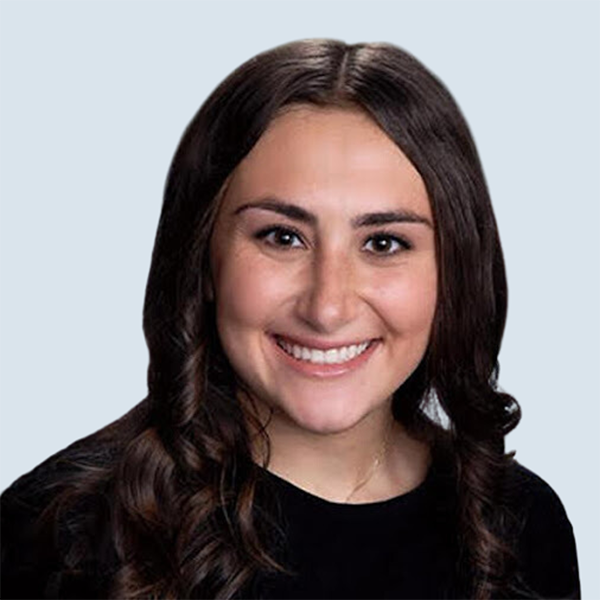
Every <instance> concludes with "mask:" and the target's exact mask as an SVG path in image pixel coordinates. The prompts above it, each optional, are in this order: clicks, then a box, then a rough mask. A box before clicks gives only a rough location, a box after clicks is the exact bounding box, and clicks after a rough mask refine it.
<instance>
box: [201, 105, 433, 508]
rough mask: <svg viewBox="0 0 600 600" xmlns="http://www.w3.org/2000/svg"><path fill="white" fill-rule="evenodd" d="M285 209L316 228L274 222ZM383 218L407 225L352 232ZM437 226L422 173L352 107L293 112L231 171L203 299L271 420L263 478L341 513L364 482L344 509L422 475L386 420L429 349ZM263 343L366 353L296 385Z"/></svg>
mask: <svg viewBox="0 0 600 600" xmlns="http://www.w3.org/2000/svg"><path fill="white" fill-rule="evenodd" d="M265 201H268V202H269V204H268V205H265V204H264V202H265ZM260 203H263V205H262V206H260V207H259V206H257V204H260ZM281 203H287V204H293V205H294V206H295V207H299V208H301V209H303V210H304V211H306V212H308V213H310V214H311V215H312V221H311V222H305V221H304V220H298V219H297V218H293V215H292V216H290V215H283V214H281V212H280V207H281ZM392 211H396V212H399V211H401V212H402V214H403V215H407V214H408V215H410V216H411V220H409V221H407V220H405V219H404V217H403V220H400V221H397V222H391V223H387V224H383V225H382V224H376V225H362V226H357V225H356V221H357V219H359V218H360V216H361V215H364V214H366V213H382V212H385V213H387V212H392ZM433 227H434V226H433V217H432V213H431V208H430V205H429V200H428V197H427V192H426V189H425V185H424V182H423V180H422V178H421V176H420V175H419V173H418V172H417V170H416V169H415V168H414V166H413V165H412V164H411V163H410V161H409V160H408V159H407V158H406V156H405V155H404V154H403V153H402V152H401V151H400V149H399V148H398V147H397V146H396V145H395V144H394V143H393V142H392V141H391V140H390V138H388V137H387V135H386V134H385V133H384V132H383V131H382V130H381V129H380V128H379V127H378V126H377V125H376V124H375V123H374V122H373V121H372V120H371V119H370V118H368V117H367V116H366V115H365V114H363V113H362V112H359V111H357V110H349V109H339V108H327V109H324V108H316V107H309V106H297V107H293V109H291V110H287V111H286V112H284V113H283V114H281V115H280V116H278V117H277V118H276V119H275V120H274V121H273V122H272V123H271V125H270V126H269V128H268V129H267V131H266V132H265V133H264V135H263V136H262V137H261V138H260V140H259V141H258V143H257V144H256V145H255V147H254V148H253V149H252V151H251V152H250V153H249V154H248V155H247V156H246V157H245V159H244V160H243V161H242V162H241V163H240V165H239V166H238V167H237V168H236V170H235V171H234V172H233V174H232V176H231V177H230V179H229V181H228V184H227V188H226V191H225V193H224V196H223V198H222V201H221V206H220V208H219V213H218V215H217V220H216V224H215V228H214V231H213V235H212V237H211V246H210V256H211V284H210V289H209V295H210V296H211V297H212V298H213V299H214V301H215V303H216V309H217V328H218V332H219V336H220V339H221V343H222V345H223V348H224V351H225V353H226V354H227V356H228V358H229V360H230V362H231V364H232V366H233V367H234V369H235V371H236V373H237V374H238V376H239V377H240V378H241V380H242V381H243V382H244V384H245V385H246V387H247V390H248V393H249V395H250V396H251V397H252V399H253V400H254V404H255V406H256V409H257V410H258V413H259V415H260V417H261V418H262V419H263V422H267V421H268V423H269V424H268V426H267V432H268V434H269V437H270V439H271V444H272V457H271V462H270V463H269V465H268V468H269V469H270V470H271V471H273V472H274V473H277V474H278V475H280V476H281V477H284V478H285V479H287V480H288V481H291V482H292V483H294V484H296V485H298V486H299V487H302V488H304V489H305V490H307V491H310V492H312V493H314V494H316V495H319V496H321V497H323V498H326V499H329V500H332V501H338V502H341V501H344V499H345V498H346V497H347V496H348V494H349V493H350V492H351V491H352V490H353V489H354V488H355V487H356V485H357V484H358V483H360V481H361V479H364V478H365V477H369V480H368V482H367V484H366V485H364V486H363V487H361V489H360V490H358V491H357V493H356V494H355V495H354V496H353V497H352V500H351V501H352V502H366V501H374V500H381V499H385V498H389V497H392V496H396V495H398V494H399V493H402V492H405V491H408V490H409V489H412V488H413V487H415V486H416V485H418V484H419V483H420V482H421V481H422V480H423V478H424V477H425V475H426V472H427V468H428V464H429V452H428V448H427V447H426V446H424V445H423V444H422V443H420V442H418V441H417V440H413V439H411V438H410V436H409V435H408V434H407V433H406V432H405V431H404V430H403V428H402V426H401V425H400V424H397V423H395V422H394V420H393V418H392V416H391V395H392V393H393V392H394V390H396V389H397V388H398V387H399V386H401V385H402V383H403V382H404V381H406V379H407V378H408V377H409V375H410V374H411V373H412V372H413V371H414V370H415V368H416V367H417V366H418V364H419V362H420V361H421V359H422V357H423V354H424V352H425V350H426V348H427V344H428V341H429V336H430V332H431V326H432V321H433V316H434V311H435V306H436V297H437V271H436V260H435V243H434V229H433ZM259 234H260V235H259ZM274 335H280V336H286V337H289V338H292V339H297V340H303V341H305V342H306V341H308V342H311V343H306V344H304V345H309V346H310V345H313V344H314V345H318V344H325V345H339V344H341V343H347V342H350V343H360V342H363V341H373V347H372V349H370V350H369V351H368V352H369V354H368V358H367V359H366V360H363V361H362V362H361V364H359V365H358V366H356V367H355V368H352V369H350V370H346V371H344V370H343V369H341V371H342V372H341V373H338V374H335V373H334V374H332V373H331V372H328V371H327V369H323V372H321V373H319V372H318V368H316V370H315V369H314V368H313V370H312V371H311V372H304V371H302V370H301V369H297V368H295V366H294V359H291V360H290V359H289V358H288V357H287V356H286V355H284V353H283V351H282V350H281V349H280V348H279V347H278V345H277V344H276V341H275V339H276V338H275V337H274ZM240 400H241V401H242V402H245V403H246V404H247V405H249V403H248V396H247V395H245V394H240ZM384 442H385V444H384ZM257 453H258V454H260V450H259V449H257ZM378 456H380V457H381V464H379V465H378V466H377V468H376V469H374V472H372V473H371V471H373V468H374V461H375V458H376V457H378Z"/></svg>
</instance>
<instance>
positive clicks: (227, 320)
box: [214, 252, 289, 329]
mask: <svg viewBox="0 0 600 600" xmlns="http://www.w3.org/2000/svg"><path fill="white" fill-rule="evenodd" d="M269 267H270V268H269ZM286 281H287V278H286V277H285V276H284V277H282V276H281V274H278V275H277V274H275V273H274V272H273V268H272V264H271V265H267V264H266V262H265V261H264V260H260V258H257V257H256V256H247V255H245V254H244V253H237V254H236V253H235V252H230V253H229V254H227V255H226V257H225V258H223V259H222V260H221V261H220V264H218V265H216V268H215V269H214V282H215V294H216V298H215V301H216V307H217V319H218V321H219V323H220V328H223V329H225V328H236V329H247V328H255V327H260V328H261V329H264V328H265V327H266V325H267V323H268V322H269V320H270V319H271V318H272V317H273V316H274V315H275V314H276V312H277V309H278V308H279V307H281V305H282V304H283V303H284V302H285V298H286V289H289V287H288V285H286Z"/></svg>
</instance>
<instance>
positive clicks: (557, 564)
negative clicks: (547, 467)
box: [254, 462, 580, 598]
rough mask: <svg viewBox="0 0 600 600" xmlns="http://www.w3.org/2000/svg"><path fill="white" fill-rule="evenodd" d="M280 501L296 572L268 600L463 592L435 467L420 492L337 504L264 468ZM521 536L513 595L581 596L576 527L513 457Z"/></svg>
mask: <svg viewBox="0 0 600 600" xmlns="http://www.w3.org/2000/svg"><path fill="white" fill-rule="evenodd" d="M265 473H266V476H267V481H268V484H269V486H270V487H271V489H272V492H273V494H274V496H275V497H276V498H277V499H278V501H279V506H280V510H279V519H280V521H281V522H282V524H283V527H284V531H285V533H286V538H287V542H288V543H287V545H286V547H285V548H283V549H282V551H281V556H282V557H283V558H284V562H285V563H286V565H289V566H290V567H291V568H292V569H294V571H295V573H294V574H293V575H287V576H286V575H277V576H275V577H273V578H271V579H270V580H264V581H262V582H261V583H260V584H259V586H258V587H257V588H256V589H255V590H254V592H255V595H256V596H259V595H260V596H261V597H264V598H461V597H464V596H465V594H464V593H463V592H462V591H461V588H460V584H459V583H458V582H457V581H456V580H455V564H456V557H457V555H458V548H457V535H456V532H455V530H454V529H453V526H452V522H453V521H452V517H451V512H452V501H451V500H450V498H451V495H452V481H451V480H449V479H447V478H446V474H445V473H444V471H443V470H442V469H439V468H437V467H436V465H435V464H434V465H433V466H432V468H431V469H430V471H429V474H428V476H427V478H426V479H425V481H424V482H423V483H422V484H421V485H420V486H418V487H417V488H415V489H414V490H412V491H410V492H408V493H406V494H403V495H401V496H398V497H396V498H392V499H390V500H386V501H382V502H374V503H369V504H338V503H335V502H329V501H327V500H324V499H322V498H319V497H317V496H314V495H312V494H310V493H308V492H306V491H304V490H302V489H300V488H298V487H296V486H294V485H293V484H291V483H289V482H287V481H285V480H283V479H281V478H279V477H277V476H276V475H274V474H271V473H268V472H265ZM510 479H511V484H512V486H513V488H514V490H513V496H514V501H515V504H516V505H515V506H514V507H513V508H514V511H515V512H516V513H517V514H519V515H520V516H521V519H522V521H521V527H520V533H519V537H518V558H519V561H520V565H521V566H520V569H519V585H518V587H519V589H520V593H515V597H517V596H518V597H523V598H530V597H532V598H533V597H541V598H579V597H580V585H579V574H578V566H577V554H576V548H575V540H574V536H573V530H572V527H571V524H570V522H569V519H568V518H567V515H566V513H565V510H564V507H563V505H562V503H561V501H560V499H559V498H558V496H557V495H556V494H555V492H554V491H553V490H552V488H551V487H550V486H549V485H548V484H547V483H545V482H544V481H543V480H542V479H541V478H540V477H538V476H537V475H535V474H534V473H532V472H531V471H529V470H528V469H526V468H524V467H523V466H521V465H519V464H518V463H516V462H515V463H514V464H513V467H512V471H511V473H510Z"/></svg>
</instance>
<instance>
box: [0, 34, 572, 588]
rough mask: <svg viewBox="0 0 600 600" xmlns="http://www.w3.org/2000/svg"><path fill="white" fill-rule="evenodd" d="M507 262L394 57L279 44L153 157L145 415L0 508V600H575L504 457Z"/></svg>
mask: <svg viewBox="0 0 600 600" xmlns="http://www.w3.org/2000/svg"><path fill="white" fill-rule="evenodd" d="M505 315H506V281H505V273H504V264H503V259H502V252H501V247H500V242H499V238H498V233H497V229H496V224H495V220H494V215H493V212H492V208H491V204H490V200H489V196H488V192H487V189H486V184H485V180H484V176H483V173H482V170H481V166H480V164H479V159H478V156H477V152H476V149H475V146H474V144H473V141H472V138H471V136H470V133H469V131H468V128H467V125H466V123H465V121H464V119H463V117H462V116H461V113H460V111H459V109H458V107H457V106H456V104H455V102H454V101H453V99H452V98H451V96H450V94H449V93H448V91H447V90H446V89H445V88H444V86H443V85H442V84H441V83H440V82H439V81H438V80H437V79H436V78H435V77H434V76H433V75H432V74H431V73H429V72H428V71H427V70H426V69H425V68H424V67H423V66H422V65H421V64H420V63H418V62H417V61H416V60H415V59H414V58H413V57H411V56H410V55H408V54H407V53H405V52H403V51H401V50H399V49H398V48H395V47H393V46H391V45H387V44H356V45H352V46H350V45H346V44H344V43H342V42H338V41H331V40H308V41H301V42H295V43H291V44H287V45H284V46H281V47H278V48H275V49H273V50H271V51H269V52H266V53H263V54H261V55H259V56H257V57H255V58H253V59H252V60H250V61H248V62H247V63H245V64H244V65H242V66H241V67H240V68H239V69H237V70H236V71H235V72H234V73H233V74H232V75H231V76H230V77H228V78H227V79H226V80H225V81H224V82H223V83H222V84H221V85H220V86H219V87H218V88H217V90H216V91H215V92H214V93H213V94H212V95H211V96H210V97H209V99H208V100H207V101H206V103H205V104H204V105H203V107H202V108H201V109H200V111H199V112H198V114H197V115H196V117H195V118H194V119H193V121H192V122H191V124H190V125H189V127H188V129H187V130H186V132H185V134H184V136H183V138H182V140H181V143H180V145H179V148H178V150H177V153H176V155H175V158H174V160H173V163H172V166H171V169H170V172H169V176H168V180H167V185H166V189H165V200H164V204H163V208H162V214H161V218H160V224H159V228H158V233H157V237H156V242H155V247H154V253H153V258H152V266H151V270H150V275H149V279H148V286H147V291H146V301H145V306H144V331H145V335H146V339H147V343H148V347H149V350H150V367H149V372H148V386H149V393H148V396H147V398H146V399H145V400H143V401H142V402H141V403H140V404H139V405H138V406H137V407H135V408H134V409H133V410H132V411H131V412H130V413H128V414H127V415H125V416H124V417H123V418H121V419H120V420H118V421H117V422H115V423H113V424H111V425H109V426H108V427H106V428H104V429H102V430H100V431H99V432H97V433H96V434H94V435H92V436H90V437H88V438H85V439H84V440H80V441H79V442H76V443H75V444H73V445H72V446H70V447H69V448H67V449H66V450H64V451H62V452H60V453H58V454H57V455H55V456H54V457H52V458H50V459H49V460H48V461H46V462H45V463H43V464H42V465H40V466H39V467H38V468H37V469H35V470H34V471H32V472H31V473H29V474H28V475H25V476H24V477H22V478H21V479H19V480H18V481H17V482H16V483H15V484H13V486H11V488H9V489H8V490H7V491H6V492H5V494H4V495H3V500H2V502H3V510H2V519H3V532H2V535H3V551H4V552H5V557H4V559H3V560H4V564H3V570H2V575H3V590H2V593H3V597H28V598H33V597H61V598H64V597H78V598H82V597H116V598H121V597H126V598H147V597H155V598H184V597H192V598H217V597H218V598H232V597H241V598H246V597H252V598H254V597H263V598H333V597H346V598H376V597H386V598H401V597H404V598H440V597H448V598H451V597H454V598H459V597H473V598H491V597H572V598H576V597H579V580H578V572H577V559H576V551H575V543H574V538H573V533H572V529H571V525H570V523H569V521H568V519H567V517H566V514H565V511H564V508H563V507H562V504H561V502H560V500H559V499H558V498H557V497H556V495H555V494H554V492H553V491H552V490H551V488H549V486H548V485H547V484H545V483H544V482H543V481H542V480H541V479H539V478H538V477H537V476H535V475H534V474H533V473H531V472H530V471H528V470H527V469H525V468H524V467H522V466H520V465H519V464H518V463H516V461H515V460H514V459H513V458H512V456H510V455H507V454H505V451H504V436H505V435H506V434H507V433H508V432H509V431H510V430H512V429H513V428H514V427H515V426H516V425H517V423H518V421H519V418H520V411H519V407H518V404H517V402H516V400H515V399H514V398H512V397H511V396H509V395H508V394H506V393H502V392H500V391H498V389H497V387H496V376H497V355H498V351H499V348H500V343H501V338H502V333H503V328H504V322H505Z"/></svg>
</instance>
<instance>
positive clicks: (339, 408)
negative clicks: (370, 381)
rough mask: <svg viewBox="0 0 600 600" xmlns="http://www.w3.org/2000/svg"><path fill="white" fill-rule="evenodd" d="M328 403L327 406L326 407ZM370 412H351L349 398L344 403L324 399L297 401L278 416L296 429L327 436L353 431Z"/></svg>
mask: <svg viewBox="0 0 600 600" xmlns="http://www.w3.org/2000/svg"><path fill="white" fill-rule="evenodd" d="M326 403H327V405H325V404H326ZM369 412H370V411H369V410H367V409H366V408H364V409H363V410H357V409H356V407H354V408H353V409H352V410H351V407H350V406H348V401H347V398H346V399H345V400H344V401H343V402H342V401H339V402H336V401H335V400H331V399H323V400H322V401H320V402H317V403H315V402H314V398H313V399H312V401H310V402H307V403H305V404H300V403H298V401H297V399H296V401H295V402H294V405H292V406H287V407H282V406H280V407H279V410H278V411H277V413H276V414H277V415H278V416H279V417H280V418H283V419H285V420H286V421H288V423H290V424H292V425H293V426H294V427H297V428H300V429H302V430H304V431H307V432H311V433H315V434H319V435H327V434H332V433H341V432H343V431H346V430H348V429H351V428H352V427H354V426H355V425H357V424H358V423H360V422H361V421H362V420H363V419H364V418H365V417H366V416H367V415H368V414H369Z"/></svg>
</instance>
